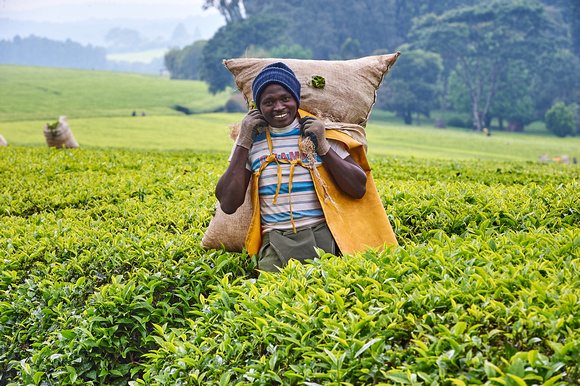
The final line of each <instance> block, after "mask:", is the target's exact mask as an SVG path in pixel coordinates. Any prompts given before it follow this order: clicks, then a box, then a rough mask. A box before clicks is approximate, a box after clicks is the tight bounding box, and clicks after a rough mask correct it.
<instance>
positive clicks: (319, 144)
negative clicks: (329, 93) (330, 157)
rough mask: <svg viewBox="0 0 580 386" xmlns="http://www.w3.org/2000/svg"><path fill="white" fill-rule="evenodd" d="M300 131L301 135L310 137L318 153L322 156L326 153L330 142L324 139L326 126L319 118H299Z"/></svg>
mask: <svg viewBox="0 0 580 386" xmlns="http://www.w3.org/2000/svg"><path fill="white" fill-rule="evenodd" d="M300 131H301V132H302V135H303V136H309V137H310V139H311V140H312V143H314V147H315V149H316V152H317V153H318V155H320V156H323V155H325V154H326V153H328V150H330V144H329V143H328V141H327V140H326V128H325V127H324V123H322V121H321V120H318V119H316V118H314V117H304V118H302V119H300Z"/></svg>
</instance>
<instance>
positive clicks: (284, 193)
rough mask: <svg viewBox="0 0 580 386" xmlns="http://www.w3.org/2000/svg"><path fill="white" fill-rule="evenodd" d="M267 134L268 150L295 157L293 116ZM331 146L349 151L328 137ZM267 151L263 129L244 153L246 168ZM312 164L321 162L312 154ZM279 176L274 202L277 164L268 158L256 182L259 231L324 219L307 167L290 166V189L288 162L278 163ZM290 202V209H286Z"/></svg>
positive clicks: (257, 164) (296, 134)
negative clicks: (284, 125)
mask: <svg viewBox="0 0 580 386" xmlns="http://www.w3.org/2000/svg"><path fill="white" fill-rule="evenodd" d="M269 130H270V137H271V139H272V153H273V154H276V157H277V158H278V159H287V160H289V161H292V160H295V159H297V158H298V157H299V154H300V149H299V148H298V139H299V138H300V125H299V124H298V120H295V121H294V122H293V123H292V125H290V126H288V127H283V128H275V127H270V128H269ZM329 144H330V146H331V147H332V149H333V150H334V151H335V152H336V153H337V154H338V155H339V156H340V157H341V158H343V159H344V158H346V157H347V156H348V155H349V153H348V152H347V151H346V150H345V149H344V148H343V147H342V144H341V143H339V142H337V141H333V140H329ZM269 155H270V150H269V148H268V139H267V135H266V132H265V131H264V132H263V133H261V134H259V135H258V136H257V137H256V138H255V140H254V143H253V145H252V147H251V149H250V151H249V153H248V163H247V165H246V168H248V169H249V170H251V171H252V172H255V171H257V170H258V169H259V168H260V165H262V164H263V163H264V162H265V160H266V158H267V157H268V156H269ZM316 158H317V159H316V164H315V165H316V166H318V165H320V164H321V163H322V159H321V158H320V157H319V156H318V155H317V156H316ZM302 162H304V164H308V160H307V159H306V157H305V156H304V155H303V156H302ZM280 165H281V171H282V179H281V184H280V192H279V193H278V198H277V201H276V204H274V198H275V196H276V189H277V187H278V176H277V172H278V164H277V163H276V162H272V163H270V164H269V165H267V166H266V167H265V169H264V170H263V171H262V174H261V176H260V180H259V182H258V186H259V187H258V193H259V196H260V215H261V223H262V233H265V232H268V231H270V230H273V229H277V230H290V229H292V221H291V219H292V218H293V219H294V225H295V226H296V228H297V229H298V228H304V227H313V226H316V225H318V224H320V223H323V222H324V221H325V219H324V213H323V212H322V208H321V206H320V202H319V201H318V197H317V195H316V191H315V189H314V183H313V182H312V176H311V174H310V171H309V169H306V168H304V167H302V166H300V165H296V166H295V167H294V175H293V177H292V192H291V193H290V194H288V191H289V179H290V168H291V166H290V164H289V163H280ZM290 204H291V206H292V210H290Z"/></svg>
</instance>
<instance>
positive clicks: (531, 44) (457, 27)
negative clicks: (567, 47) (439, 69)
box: [410, 0, 553, 130]
mask: <svg viewBox="0 0 580 386" xmlns="http://www.w3.org/2000/svg"><path fill="white" fill-rule="evenodd" d="M549 30H550V23H549V19H548V18H547V17H546V16H545V14H544V8H543V6H542V5H540V4H538V3H536V2H532V1H528V0H522V1H517V2H514V1H494V2H492V3H489V4H488V3H486V4H483V5H477V6H473V7H466V8H460V9H456V10H452V11H448V12H445V13H443V14H442V15H441V16H434V15H429V16H426V17H424V18H422V19H421V20H419V21H418V22H417V24H416V25H415V26H414V27H413V30H412V32H411V35H410V37H411V39H414V40H415V43H416V44H418V45H420V46H422V47H423V48H425V49H430V50H432V51H434V52H438V53H440V54H441V55H442V56H450V57H453V58H455V59H456V60H457V63H458V69H457V73H458V74H459V75H460V76H461V80H462V82H463V83H464V84H465V86H466V89H467V91H468V93H469V99H470V102H471V108H472V115H473V121H474V124H475V126H476V128H477V129H478V130H481V129H482V128H483V120H484V118H485V116H486V115H487V114H488V112H489V109H490V106H491V103H492V101H493V98H494V96H495V95H496V93H497V91H498V85H499V83H500V79H501V76H502V75H503V74H505V73H506V72H507V71H508V69H509V67H510V66H512V65H513V63H514V61H523V62H526V63H530V65H533V64H534V63H535V60H536V55H537V53H538V52H544V51H547V50H548V48H549V47H550V48H553V42H552V41H550V40H549V39H547V37H546V35H547V33H546V31H549Z"/></svg>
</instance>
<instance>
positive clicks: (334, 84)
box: [223, 52, 400, 127]
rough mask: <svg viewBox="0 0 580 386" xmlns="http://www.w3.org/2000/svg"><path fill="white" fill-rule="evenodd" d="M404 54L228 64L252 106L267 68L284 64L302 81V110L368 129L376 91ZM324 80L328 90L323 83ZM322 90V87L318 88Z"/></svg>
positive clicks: (239, 61) (251, 59) (233, 60)
mask: <svg viewBox="0 0 580 386" xmlns="http://www.w3.org/2000/svg"><path fill="white" fill-rule="evenodd" d="M399 55H400V52H397V53H394V54H388V55H376V56H367V57H364V58H360V59H353V60H301V59H272V58H266V59H261V58H241V59H229V60H224V61H223V63H224V65H225V67H226V68H227V69H228V70H229V71H230V72H231V73H232V74H233V75H234V77H235V81H236V86H237V88H238V90H240V92H241V93H242V94H243V95H244V98H245V99H246V100H247V101H248V103H250V101H252V100H253V97H252V82H253V81H254V78H255V77H256V75H258V73H259V72H260V71H261V70H262V69H263V68H264V67H266V66H267V65H269V64H271V63H275V62H283V63H285V64H286V65H287V66H288V67H290V68H291V69H292V71H294V73H295V74H296V77H297V78H298V80H299V81H300V84H301V86H302V87H301V91H300V108H301V109H302V110H305V111H308V112H309V113H311V114H314V115H316V116H317V117H318V118H320V119H322V120H325V121H329V122H342V123H352V124H356V125H360V126H362V127H365V126H366V123H367V120H368V118H369V115H370V113H371V110H372V107H373V106H374V104H375V102H376V91H377V89H378V88H379V87H380V85H381V83H382V81H383V77H384V76H385V75H386V74H387V72H388V71H389V69H390V68H391V66H392V65H393V64H394V63H395V61H396V60H397V58H398V56H399ZM320 77H322V78H323V79H324V87H321V84H320V82H317V80H320V79H321V78H320ZM316 86H318V87H316Z"/></svg>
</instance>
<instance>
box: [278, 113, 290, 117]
mask: <svg viewBox="0 0 580 386" xmlns="http://www.w3.org/2000/svg"><path fill="white" fill-rule="evenodd" d="M286 115H288V113H285V114H280V115H275V117H276V118H285V117H286Z"/></svg>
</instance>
